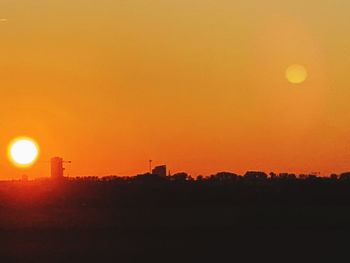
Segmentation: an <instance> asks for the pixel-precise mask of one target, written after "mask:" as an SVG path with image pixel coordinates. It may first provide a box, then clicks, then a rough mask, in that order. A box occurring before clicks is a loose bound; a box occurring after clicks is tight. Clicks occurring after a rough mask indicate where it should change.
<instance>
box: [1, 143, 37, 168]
mask: <svg viewBox="0 0 350 263" xmlns="http://www.w3.org/2000/svg"><path fill="white" fill-rule="evenodd" d="M38 155H39V147H38V144H37V143H36V142H35V141H34V140H33V139H31V138H28V137H20V138H16V139H14V140H13V141H12V142H11V143H10V145H9V147H8V156H9V158H10V160H11V161H12V162H13V163H14V164H15V165H16V166H19V167H29V166H31V165H32V164H33V163H34V162H35V161H36V159H37V158H38Z"/></svg>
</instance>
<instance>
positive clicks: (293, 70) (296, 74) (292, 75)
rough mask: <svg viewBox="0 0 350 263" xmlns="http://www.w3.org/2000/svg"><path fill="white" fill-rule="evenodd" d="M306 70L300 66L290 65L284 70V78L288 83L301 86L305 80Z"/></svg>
mask: <svg viewBox="0 0 350 263" xmlns="http://www.w3.org/2000/svg"><path fill="white" fill-rule="evenodd" d="M307 76H308V74H307V70H306V68H305V67H304V66H302V65H298V64H295V65H291V66H289V67H288V68H287V70H286V78H287V80H288V81H289V82H290V83H293V84H301V83H303V82H304V81H305V80H306V79H307Z"/></svg>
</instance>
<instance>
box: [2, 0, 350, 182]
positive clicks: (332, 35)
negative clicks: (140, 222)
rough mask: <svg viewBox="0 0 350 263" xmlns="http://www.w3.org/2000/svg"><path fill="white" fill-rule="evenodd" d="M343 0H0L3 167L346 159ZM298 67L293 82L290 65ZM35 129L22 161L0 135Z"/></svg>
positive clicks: (184, 166)
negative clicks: (35, 146) (31, 158)
mask: <svg viewBox="0 0 350 263" xmlns="http://www.w3.org/2000/svg"><path fill="white" fill-rule="evenodd" d="M349 8H350V2H348V1H343V0H334V1H326V0H319V1H302V0H295V1H288V0H287V1H277V0H267V1H260V0H249V1H243V0H242V1H229V0H215V1H213V0H186V1H179V0H167V1H165V0H163V1H160V0H152V1H146V0H132V1H119V0H118V1H107V0H100V1H91V0H86V1H81V0H79V1H78V0H70V1H68V0H52V1H46V0H35V1H34V0H16V1H1V2H0V18H2V19H3V20H0V21H1V22H0V36H1V38H0V39H1V41H0V88H1V97H0V120H1V121H0V131H1V133H0V135H1V136H0V153H1V154H0V157H1V158H0V178H3V179H7V178H18V177H19V176H20V175H21V174H23V173H26V174H28V175H29V176H31V177H39V176H47V175H48V172H49V167H48V163H46V162H45V161H46V160H48V159H49V158H50V157H51V156H54V155H59V156H63V157H64V158H66V159H68V160H72V161H73V163H72V164H71V165H70V166H69V169H68V170H67V172H68V173H69V174H70V175H109V174H117V175H132V174H136V173H140V172H144V171H146V170H147V167H148V160H149V159H153V160H154V163H155V164H162V163H166V164H168V166H169V168H170V169H171V171H173V172H177V171H182V170H185V171H188V172H189V173H190V174H192V175H198V174H205V175H206V174H210V173H214V172H216V171H222V170H228V171H234V172H239V173H242V172H244V171H245V170H251V169H252V170H265V171H268V172H269V171H276V172H280V171H289V172H314V171H320V172H322V173H324V174H326V173H329V172H331V171H335V172H341V171H345V170H349V169H350V164H348V162H349V161H348V159H349V157H350V122H349V117H350V107H349V98H350V88H349V87H350V80H349V73H348V70H349V68H350V59H349V58H350V24H349V23H348V10H349ZM296 63H297V64H302V65H304V66H305V67H306V68H307V70H308V73H309V77H308V79H307V80H306V81H305V82H304V83H302V84H300V85H295V84H290V83H288V82H287V80H286V78H285V70H286V68H287V67H288V66H289V65H291V64H296ZM21 135H26V136H31V137H33V138H34V139H36V140H37V142H38V143H39V145H40V147H41V156H40V159H39V161H38V162H37V163H36V164H35V165H34V166H33V167H32V168H30V169H27V170H21V169H19V168H16V167H13V165H12V164H11V163H10V162H9V161H8V159H7V157H6V150H7V144H8V143H9V142H10V141H11V140H12V139H13V138H14V137H16V136H21Z"/></svg>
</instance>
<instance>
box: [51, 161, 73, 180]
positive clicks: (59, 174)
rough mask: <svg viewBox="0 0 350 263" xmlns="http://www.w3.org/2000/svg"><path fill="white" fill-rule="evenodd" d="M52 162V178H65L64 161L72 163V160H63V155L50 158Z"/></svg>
mask: <svg viewBox="0 0 350 263" xmlns="http://www.w3.org/2000/svg"><path fill="white" fill-rule="evenodd" d="M50 163H51V179H55V180H60V179H63V178H64V174H63V172H64V170H65V168H64V167H63V164H64V163H72V161H66V160H63V158H62V157H58V156H55V157H52V158H51V160H50Z"/></svg>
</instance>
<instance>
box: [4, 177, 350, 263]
mask: <svg viewBox="0 0 350 263" xmlns="http://www.w3.org/2000/svg"><path fill="white" fill-rule="evenodd" d="M349 222H350V184H349V183H348V182H331V181H292V182H267V181H263V182H234V183H232V182H231V183H215V182H214V183H213V182H206V183H201V182H147V183H145V182H119V181H116V182H113V181H109V182H101V181H69V182H60V183H57V182H56V183H54V182H49V181H40V182H7V183H0V243H1V244H0V254H1V258H0V262H130V261H133V262H153V261H162V262H204V261H206V262H256V261H263V262H265V261H266V260H269V261H279V262H317V261H319V260H320V259H324V260H328V261H329V262H348V260H349V258H350V256H349V255H350V250H349V234H350V226H349Z"/></svg>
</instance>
